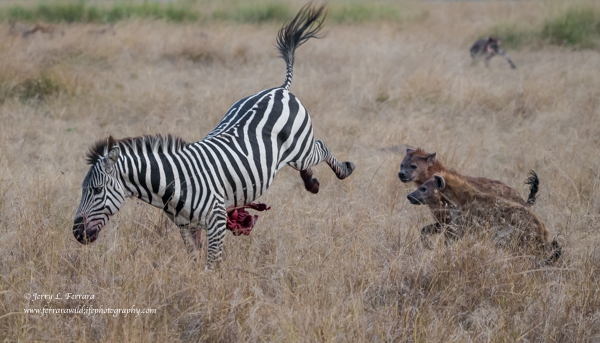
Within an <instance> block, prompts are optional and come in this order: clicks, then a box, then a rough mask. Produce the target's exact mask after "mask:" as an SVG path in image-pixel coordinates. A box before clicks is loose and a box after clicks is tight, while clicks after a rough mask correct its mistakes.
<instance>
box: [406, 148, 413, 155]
mask: <svg viewBox="0 0 600 343" xmlns="http://www.w3.org/2000/svg"><path fill="white" fill-rule="evenodd" d="M413 151H414V150H413V149H406V154H407V155H408V154H412V153H413Z"/></svg>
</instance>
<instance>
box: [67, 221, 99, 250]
mask: <svg viewBox="0 0 600 343" xmlns="http://www.w3.org/2000/svg"><path fill="white" fill-rule="evenodd" d="M99 232H100V230H99V229H98V228H96V227H94V228H91V229H86V225H85V221H84V218H83V217H77V218H75V222H74V224H73V236H75V239H77V241H78V242H79V243H81V244H89V243H92V242H94V241H95V240H96V239H97V238H98V233H99Z"/></svg>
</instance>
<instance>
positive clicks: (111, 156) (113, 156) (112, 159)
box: [104, 145, 121, 170]
mask: <svg viewBox="0 0 600 343" xmlns="http://www.w3.org/2000/svg"><path fill="white" fill-rule="evenodd" d="M119 155H121V148H119V146H118V145H115V146H114V147H112V148H111V149H110V151H109V152H108V155H107V156H106V159H105V160H104V167H105V168H106V169H109V170H110V169H112V167H113V166H114V165H115V163H117V160H118V159H119Z"/></svg>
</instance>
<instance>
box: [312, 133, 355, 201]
mask: <svg viewBox="0 0 600 343" xmlns="http://www.w3.org/2000/svg"><path fill="white" fill-rule="evenodd" d="M322 161H325V163H327V165H328V166H329V167H330V168H331V170H333V172H334V173H335V175H336V176H337V178H338V179H340V180H343V179H345V178H347V177H348V176H350V174H352V172H353V171H354V169H355V168H356V167H355V166H354V163H352V162H340V161H338V160H337V159H336V158H335V157H334V156H333V154H332V153H331V151H330V150H329V148H328V147H327V145H325V143H324V142H323V141H320V140H317V141H315V143H314V146H313V149H312V151H311V154H310V155H309V156H307V157H306V160H305V163H303V165H304V166H305V168H304V169H300V176H301V177H302V180H303V181H304V187H305V188H306V190H307V191H309V192H311V193H314V194H316V193H318V192H319V180H317V179H316V178H313V177H312V176H313V172H312V170H311V169H310V167H312V166H315V165H317V164H319V163H321V162H322Z"/></svg>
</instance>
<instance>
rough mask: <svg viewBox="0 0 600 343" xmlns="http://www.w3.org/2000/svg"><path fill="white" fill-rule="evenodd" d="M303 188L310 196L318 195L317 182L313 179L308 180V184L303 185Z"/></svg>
mask: <svg viewBox="0 0 600 343" xmlns="http://www.w3.org/2000/svg"><path fill="white" fill-rule="evenodd" d="M304 187H305V188H306V190H307V191H309V192H311V193H312V194H317V193H319V180H317V179H315V178H313V179H311V180H310V182H307V183H305V184H304Z"/></svg>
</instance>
